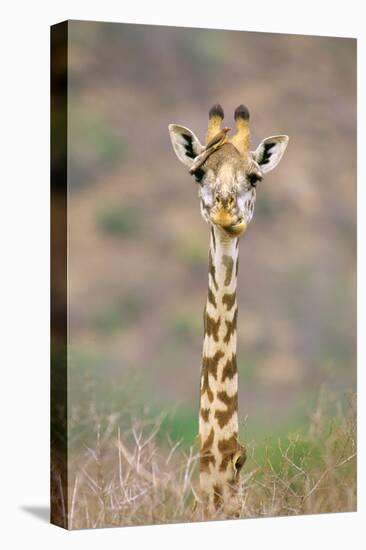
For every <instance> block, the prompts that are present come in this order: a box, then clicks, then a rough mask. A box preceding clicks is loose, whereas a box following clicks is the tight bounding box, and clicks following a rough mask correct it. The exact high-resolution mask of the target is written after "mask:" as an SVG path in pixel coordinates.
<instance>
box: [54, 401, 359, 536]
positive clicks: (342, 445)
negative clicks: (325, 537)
mask: <svg viewBox="0 0 366 550" xmlns="http://www.w3.org/2000/svg"><path fill="white" fill-rule="evenodd" d="M322 397H323V398H324V395H323V396H322ZM145 412H147V411H145ZM148 413H149V415H148V416H144V413H143V411H142V412H141V413H140V415H139V416H137V415H136V411H134V410H133V409H127V410H125V411H124V419H125V420H126V419H129V421H128V423H127V424H126V425H125V424H122V425H121V418H120V415H119V414H110V415H108V416H104V417H101V416H98V415H96V413H95V411H94V412H93V409H91V410H90V416H89V420H90V422H94V437H93V438H92V440H91V441H89V442H88V445H87V446H85V445H84V450H83V452H81V453H80V451H76V450H75V449H71V455H70V459H71V463H72V465H73V467H72V472H73V474H72V476H71V478H70V484H69V499H70V502H71V506H70V507H69V508H68V510H69V516H68V518H67V520H65V518H63V517H60V523H61V524H64V523H65V522H66V521H67V523H68V527H69V528H91V527H107V526H117V525H139V524H151V523H169V522H177V521H180V522H182V521H196V520H199V519H202V507H201V504H200V502H201V497H200V493H199V486H198V453H197V448H196V446H195V445H192V446H191V447H190V448H189V449H184V448H182V447H181V444H180V441H179V440H173V439H172V438H171V437H169V436H168V435H167V433H166V431H165V430H166V428H167V427H168V425H169V421H167V419H164V418H163V417H162V416H161V415H160V416H159V417H155V419H154V418H152V417H151V416H150V415H151V410H149V411H148ZM74 414H75V413H74ZM355 414H356V413H355V403H354V402H353V400H351V401H350V402H349V403H348V408H347V411H346V413H342V412H341V411H338V413H337V414H336V415H334V416H331V417H330V416H328V415H327V414H326V413H325V410H324V402H323V401H322V400H321V401H320V402H319V403H318V406H317V408H316V410H315V411H314V414H313V415H312V416H311V418H310V419H309V421H308V422H307V424H306V426H303V429H301V430H298V431H294V432H292V433H290V434H288V435H287V436H284V437H282V438H278V439H277V440H276V441H274V440H273V441H272V442H270V443H269V444H266V445H265V446H257V445H254V444H252V443H250V442H246V445H247V450H248V459H247V461H246V463H245V465H244V468H243V471H242V475H241V479H240V483H239V486H238V501H237V510H236V516H235V517H241V518H250V517H271V516H272V517H273V516H277V515H281V516H283V515H297V514H310V513H313V514H315V513H316V514H319V513H324V512H327V513H329V512H346V511H355V510H356V416H355ZM177 418H179V420H180V422H182V424H184V416H183V417H182V416H179V415H178V416H177ZM167 422H168V423H167ZM178 435H180V434H179V433H176V436H178ZM55 475H57V472H56V474H55ZM194 501H196V502H197V505H196V506H193V503H194ZM226 504H228V505H229V506H230V505H231V502H230V503H224V505H223V508H221V509H219V510H216V511H211V512H210V519H224V518H226V517H232V516H230V515H228V513H227V512H226V511H225V506H226ZM65 508H66V507H65V506H62V505H61V506H60V507H59V510H58V513H59V514H60V515H62V510H63V509H65Z"/></svg>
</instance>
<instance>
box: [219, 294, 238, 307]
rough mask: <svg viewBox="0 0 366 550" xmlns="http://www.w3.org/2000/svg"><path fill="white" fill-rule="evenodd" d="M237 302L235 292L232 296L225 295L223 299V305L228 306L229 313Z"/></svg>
mask: <svg viewBox="0 0 366 550" xmlns="http://www.w3.org/2000/svg"><path fill="white" fill-rule="evenodd" d="M235 300H236V293H235V292H233V293H232V294H224V295H223V297H222V303H223V304H224V305H226V307H227V310H228V311H230V310H231V308H232V307H233V305H234V304H235Z"/></svg>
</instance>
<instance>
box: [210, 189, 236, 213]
mask: <svg viewBox="0 0 366 550" xmlns="http://www.w3.org/2000/svg"><path fill="white" fill-rule="evenodd" d="M215 204H216V206H218V207H221V208H225V209H229V208H232V207H233V206H234V204H235V197H234V195H233V194H231V193H230V194H228V195H226V196H223V195H221V194H220V193H216V194H215Z"/></svg>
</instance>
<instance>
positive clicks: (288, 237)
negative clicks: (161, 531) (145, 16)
mask: <svg viewBox="0 0 366 550" xmlns="http://www.w3.org/2000/svg"><path fill="white" fill-rule="evenodd" d="M68 54H69V57H68V60H69V98H68V99H69V102H68V108H69V125H68V153H69V175H68V177H69V180H68V181H69V220H68V222H69V264H68V266H69V267H68V276H69V344H70V356H69V357H70V363H69V378H68V387H69V407H70V409H69V410H70V411H71V413H70V414H71V415H72V417H73V419H74V421H73V424H72V426H71V429H70V433H69V435H70V438H71V442H72V444H74V445H75V448H77V447H78V446H79V445H81V443H83V442H84V441H85V438H86V437H87V433H88V430H89V429H90V426H89V419H90V418H92V417H93V418H95V414H97V415H98V414H105V413H107V414H112V415H113V414H117V413H118V414H120V415H121V419H123V414H124V411H125V410H127V409H128V410H129V411H131V410H132V409H133V410H136V415H139V411H142V412H143V414H144V415H145V416H146V415H152V416H153V415H159V414H160V412H164V413H166V414H167V415H168V417H167V419H166V420H165V426H166V430H167V431H168V433H169V435H170V437H171V438H172V439H173V440H175V439H180V438H183V442H184V443H185V444H187V445H190V444H192V443H193V440H194V437H195V435H196V433H197V413H198V397H199V371H200V359H201V349H202V334H203V327H202V311H203V306H204V303H205V299H206V292H207V252H208V240H209V235H208V227H207V226H206V225H205V223H204V222H203V221H202V219H201V216H200V213H199V203H198V198H197V189H196V188H195V183H194V181H193V179H192V178H191V177H190V176H189V175H188V171H187V169H186V167H184V166H183V165H181V164H180V163H179V161H178V160H177V158H176V156H175V154H174V152H173V149H172V147H171V144H170V140H169V136H168V124H169V123H171V122H176V123H179V124H183V125H185V126H188V127H189V128H191V129H192V130H193V131H194V132H195V133H196V134H197V135H198V137H199V138H200V139H201V140H203V139H204V134H205V130H206V125H207V115H208V110H209V108H210V107H211V106H212V104H214V103H216V102H220V103H221V104H222V105H223V107H224V110H225V123H226V124H228V125H229V126H230V125H232V124H233V112H234V109H235V108H236V106H237V105H239V104H240V103H244V104H246V105H247V106H248V108H249V110H250V113H251V131H252V148H253V149H254V148H255V147H256V146H257V144H258V143H259V141H260V140H261V139H263V138H265V137H267V136H270V135H274V134H288V135H289V136H290V143H289V147H288V149H287V152H286V154H285V156H284V158H283V160H282V162H281V164H280V166H279V167H278V168H277V169H276V170H275V171H274V172H273V173H270V174H268V175H267V176H266V178H265V180H264V182H263V184H261V185H260V188H259V190H258V194H257V203H256V209H255V216H254V220H253V222H252V224H251V225H250V228H249V230H248V232H247V233H246V235H245V236H244V237H243V238H242V239H241V242H240V268H239V282H238V301H239V320H238V368H239V408H240V411H239V412H240V418H241V425H242V430H243V438H244V440H245V439H248V438H249V439H254V440H257V441H258V440H261V439H264V438H266V437H267V436H273V434H281V433H285V432H287V431H288V430H289V429H290V430H291V429H292V428H295V427H296V428H298V427H301V425H302V423H303V422H304V421H305V418H306V415H307V414H308V413H309V411H310V410H312V407H313V405H314V402H315V400H316V398H317V396H318V393H319V389H320V388H321V387H322V386H324V387H326V388H327V391H329V392H331V393H333V394H334V396H335V402H344V400H346V395H347V393H348V392H350V391H354V390H355V385H356V42H355V40H351V39H341V38H323V37H310V36H308V37H307V36H295V35H280V34H266V33H249V32H235V31H217V30H202V29H184V28H168V27H153V26H143V25H127V24H113V23H92V22H76V21H75V22H71V23H70V24H69V52H68ZM120 421H122V420H120Z"/></svg>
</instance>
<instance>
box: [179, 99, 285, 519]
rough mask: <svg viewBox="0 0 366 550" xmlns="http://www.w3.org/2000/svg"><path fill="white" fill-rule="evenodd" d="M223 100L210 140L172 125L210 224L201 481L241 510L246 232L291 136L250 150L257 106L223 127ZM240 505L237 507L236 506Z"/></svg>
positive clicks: (227, 506)
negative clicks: (241, 292) (240, 333)
mask: <svg viewBox="0 0 366 550" xmlns="http://www.w3.org/2000/svg"><path fill="white" fill-rule="evenodd" d="M223 119H224V112H223V109H222V107H221V105H219V104H216V105H214V106H213V107H212V108H211V109H210V111H209V119H208V128H207V133H206V145H202V144H201V143H200V141H199V140H198V138H197V137H196V135H195V134H194V133H193V132H192V131H191V130H189V129H188V128H186V127H184V126H180V125H178V124H170V125H169V134H170V139H171V142H172V146H173V149H174V151H175V153H176V155H177V157H178V159H179V160H180V161H181V162H182V163H183V164H185V165H186V166H188V167H189V173H190V174H191V175H193V176H194V178H195V181H196V184H197V188H198V196H199V199H200V209H201V215H202V217H203V219H204V221H206V222H207V223H208V225H209V228H210V246H209V254H208V262H209V275H208V294H207V301H206V305H205V308H204V340H203V354H202V364H201V378H200V412H199V434H198V435H199V447H200V468H199V484H200V493H201V495H202V501H203V502H204V503H205V509H206V510H226V511H228V513H229V514H230V513H234V514H235V509H237V507H238V505H239V493H238V486H239V484H238V481H239V474H240V470H241V468H242V467H243V465H244V463H245V460H246V448H245V446H244V445H243V444H241V443H240V442H239V440H238V434H239V424H238V372H237V362H236V344H237V315H238V306H237V299H236V287H237V276H238V266H239V257H238V256H239V238H240V236H241V235H242V234H244V233H245V231H246V229H247V227H248V225H249V223H250V222H251V220H252V217H253V213H254V204H255V200H256V190H257V186H258V185H259V184H260V183H261V181H262V178H263V175H264V174H265V173H267V172H269V171H270V170H272V169H273V168H274V167H275V166H276V165H277V164H278V163H279V161H280V160H281V157H282V155H283V153H284V151H285V149H286V147H287V143H288V140H289V138H288V136H286V135H278V136H272V137H268V138H266V139H264V140H263V141H262V142H261V143H260V144H259V146H258V147H257V149H256V150H255V151H250V130H249V111H248V109H247V107H245V106H244V105H239V107H237V108H236V110H235V113H234V119H235V125H236V132H235V134H234V135H233V136H229V135H228V132H229V131H230V130H231V128H228V127H224V128H222V121H223ZM233 510H234V512H233Z"/></svg>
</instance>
